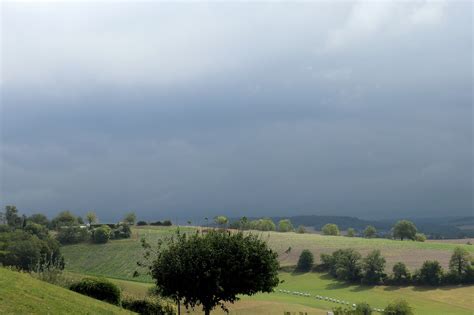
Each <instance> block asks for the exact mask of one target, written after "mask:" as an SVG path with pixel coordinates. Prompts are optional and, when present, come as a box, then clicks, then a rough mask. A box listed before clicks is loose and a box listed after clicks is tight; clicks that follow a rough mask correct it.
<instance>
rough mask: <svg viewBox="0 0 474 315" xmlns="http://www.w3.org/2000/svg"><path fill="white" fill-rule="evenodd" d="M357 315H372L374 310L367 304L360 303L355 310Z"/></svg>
mask: <svg viewBox="0 0 474 315" xmlns="http://www.w3.org/2000/svg"><path fill="white" fill-rule="evenodd" d="M355 314H357V315H371V314H372V308H371V307H370V305H369V304H367V303H358V304H357V306H356V309H355Z"/></svg>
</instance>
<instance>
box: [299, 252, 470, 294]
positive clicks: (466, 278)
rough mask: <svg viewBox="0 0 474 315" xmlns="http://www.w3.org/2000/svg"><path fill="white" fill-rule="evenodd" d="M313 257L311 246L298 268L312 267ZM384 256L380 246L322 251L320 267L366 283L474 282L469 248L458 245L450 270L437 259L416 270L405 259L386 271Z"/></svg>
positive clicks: (330, 272)
mask: <svg viewBox="0 0 474 315" xmlns="http://www.w3.org/2000/svg"><path fill="white" fill-rule="evenodd" d="M313 263H314V258H313V254H312V253H311V252H310V251H309V250H303V251H302V253H301V255H300V258H299V260H298V264H297V270H298V271H300V272H308V271H310V270H311V269H312V268H313ZM385 264H386V261H385V258H384V257H383V256H382V255H381V253H380V251H379V250H373V251H371V252H370V253H369V254H368V255H367V256H366V257H364V258H362V255H361V254H360V253H359V252H357V251H356V250H354V249H351V248H349V249H339V250H337V251H335V252H333V253H332V254H321V264H319V265H318V266H316V269H317V270H320V271H327V272H329V274H331V275H332V276H334V277H335V278H337V279H340V280H343V281H348V282H362V283H366V284H381V283H385V284H397V285H399V284H404V285H405V284H422V285H440V284H459V283H474V260H473V257H472V256H471V255H470V254H469V252H468V251H467V250H466V249H464V248H462V247H456V248H455V249H454V252H453V254H452V256H451V259H450V262H449V270H448V271H444V270H443V267H442V266H441V264H440V263H439V262H438V261H425V262H424V263H423V265H422V266H421V268H420V269H418V270H416V271H415V272H414V273H413V274H411V273H410V271H409V270H408V268H407V267H406V265H405V264H404V263H402V262H398V263H396V264H395V265H394V266H393V268H392V274H391V275H387V274H386V273H385Z"/></svg>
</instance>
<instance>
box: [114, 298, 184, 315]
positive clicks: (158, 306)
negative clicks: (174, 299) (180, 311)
mask: <svg viewBox="0 0 474 315" xmlns="http://www.w3.org/2000/svg"><path fill="white" fill-rule="evenodd" d="M122 307H123V308H125V309H127V310H130V311H132V312H135V313H138V314H142V315H174V314H175V311H174V308H173V307H172V306H171V305H169V304H164V303H162V302H161V301H160V300H157V299H149V298H148V299H124V300H123V301H122Z"/></svg>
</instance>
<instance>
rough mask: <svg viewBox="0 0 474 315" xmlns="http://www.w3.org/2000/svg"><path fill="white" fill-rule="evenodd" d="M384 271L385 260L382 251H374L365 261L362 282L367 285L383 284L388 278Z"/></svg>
mask: <svg viewBox="0 0 474 315" xmlns="http://www.w3.org/2000/svg"><path fill="white" fill-rule="evenodd" d="M384 270H385V258H384V257H383V256H382V255H381V254H380V250H378V249H377V250H373V251H372V252H370V253H369V254H368V255H367V257H365V258H364V260H363V263H362V271H363V277H362V280H363V281H364V282H365V283H370V284H378V283H381V282H383V280H384V278H385V277H386V274H385V272H384Z"/></svg>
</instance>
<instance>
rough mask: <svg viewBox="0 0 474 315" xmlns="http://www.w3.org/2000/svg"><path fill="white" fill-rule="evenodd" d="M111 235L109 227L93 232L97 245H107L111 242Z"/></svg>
mask: <svg viewBox="0 0 474 315" xmlns="http://www.w3.org/2000/svg"><path fill="white" fill-rule="evenodd" d="M110 235H111V229H110V227H109V226H107V225H102V226H101V227H98V228H95V229H94V230H93V231H92V240H93V241H94V243H97V244H105V243H107V242H108V241H109V239H110Z"/></svg>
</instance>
